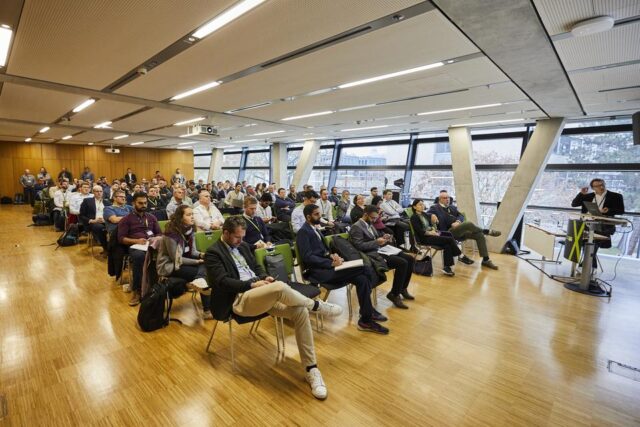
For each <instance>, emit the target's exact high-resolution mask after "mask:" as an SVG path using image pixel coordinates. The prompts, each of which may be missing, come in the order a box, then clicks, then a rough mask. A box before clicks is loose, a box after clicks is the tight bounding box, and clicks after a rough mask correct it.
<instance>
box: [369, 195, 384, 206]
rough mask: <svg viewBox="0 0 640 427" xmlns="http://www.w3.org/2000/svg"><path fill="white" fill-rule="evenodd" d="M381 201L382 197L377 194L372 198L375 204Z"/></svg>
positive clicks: (372, 202)
mask: <svg viewBox="0 0 640 427" xmlns="http://www.w3.org/2000/svg"><path fill="white" fill-rule="evenodd" d="M381 201H382V197H380V196H375V197H374V198H373V199H371V204H372V205H373V206H378V203H380V202H381Z"/></svg>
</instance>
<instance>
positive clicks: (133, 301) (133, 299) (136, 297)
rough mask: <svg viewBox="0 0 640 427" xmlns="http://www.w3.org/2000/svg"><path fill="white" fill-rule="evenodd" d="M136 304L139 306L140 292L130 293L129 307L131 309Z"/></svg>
mask: <svg viewBox="0 0 640 427" xmlns="http://www.w3.org/2000/svg"><path fill="white" fill-rule="evenodd" d="M138 304H140V292H138V291H133V292H132V293H131V299H130V300H129V305H130V306H131V307H135V306H136V305H138Z"/></svg>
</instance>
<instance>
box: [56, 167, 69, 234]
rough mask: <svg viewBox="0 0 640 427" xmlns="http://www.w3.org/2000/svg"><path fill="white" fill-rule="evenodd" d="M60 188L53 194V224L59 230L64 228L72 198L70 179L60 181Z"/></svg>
mask: <svg viewBox="0 0 640 427" xmlns="http://www.w3.org/2000/svg"><path fill="white" fill-rule="evenodd" d="M59 186H60V189H59V190H57V191H56V192H55V193H54V195H53V205H54V208H53V224H54V226H55V228H56V230H57V231H62V230H64V227H65V218H66V214H67V210H68V209H69V200H70V199H71V191H69V181H68V180H66V179H63V180H62V181H60V184H59Z"/></svg>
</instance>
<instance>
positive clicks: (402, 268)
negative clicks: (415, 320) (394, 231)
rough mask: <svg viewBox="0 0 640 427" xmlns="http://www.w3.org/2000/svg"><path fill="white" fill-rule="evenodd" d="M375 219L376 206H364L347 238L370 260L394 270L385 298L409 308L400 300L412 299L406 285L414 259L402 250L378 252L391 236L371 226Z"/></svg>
mask: <svg viewBox="0 0 640 427" xmlns="http://www.w3.org/2000/svg"><path fill="white" fill-rule="evenodd" d="M377 219H378V208H376V207H375V206H371V205H368V206H365V208H364V215H362V218H360V219H359V220H358V221H356V222H355V224H353V226H352V227H351V230H349V238H350V240H351V243H353V246H355V247H356V249H358V250H359V251H361V252H364V253H366V254H367V255H368V256H369V258H371V259H372V260H377V261H382V262H383V263H384V264H386V265H387V266H388V267H389V268H390V269H394V270H395V272H394V273H393V286H392V288H391V292H389V293H388V294H387V298H388V299H389V300H390V301H391V302H392V303H393V305H395V306H396V307H398V308H404V309H406V308H409V307H407V306H406V305H405V304H404V303H403V302H402V297H404V299H405V300H412V299H414V297H413V296H412V295H411V294H410V293H409V291H408V290H407V287H408V286H409V282H410V281H411V274H412V273H413V264H414V262H415V260H414V258H413V257H412V256H411V255H408V254H405V253H402V252H399V253H398V254H397V255H381V254H379V253H378V249H379V248H381V247H383V246H385V245H388V244H389V242H390V240H391V236H390V235H388V234H385V235H381V234H380V232H379V231H378V230H376V229H375V228H374V227H373V225H372V224H373V223H374V222H376V220H377Z"/></svg>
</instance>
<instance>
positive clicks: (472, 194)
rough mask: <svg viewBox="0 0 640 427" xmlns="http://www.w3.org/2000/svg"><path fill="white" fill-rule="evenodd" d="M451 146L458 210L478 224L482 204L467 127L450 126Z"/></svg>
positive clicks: (468, 219) (467, 218)
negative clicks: (478, 197) (478, 198)
mask: <svg viewBox="0 0 640 427" xmlns="http://www.w3.org/2000/svg"><path fill="white" fill-rule="evenodd" d="M449 146H450V147H451V167H452V168H453V182H454V185H455V187H456V197H455V199H456V203H457V206H458V210H460V211H461V212H464V214H465V218H466V220H467V221H471V222H473V223H474V224H478V212H480V205H479V204H478V200H477V198H476V194H477V193H478V191H477V186H478V180H477V179H476V167H475V166H474V164H473V149H472V147H471V133H470V132H469V129H467V128H466V127H455V128H449Z"/></svg>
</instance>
